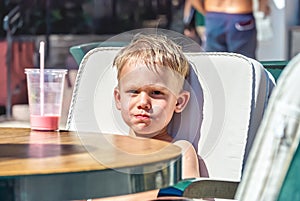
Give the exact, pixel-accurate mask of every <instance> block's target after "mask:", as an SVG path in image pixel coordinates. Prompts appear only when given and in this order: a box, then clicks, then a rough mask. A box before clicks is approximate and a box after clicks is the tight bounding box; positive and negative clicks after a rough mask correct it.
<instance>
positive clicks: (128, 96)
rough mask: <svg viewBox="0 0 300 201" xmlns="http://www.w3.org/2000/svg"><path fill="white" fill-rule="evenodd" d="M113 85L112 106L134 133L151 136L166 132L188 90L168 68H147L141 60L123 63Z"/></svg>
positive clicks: (182, 103) (182, 105)
mask: <svg viewBox="0 0 300 201" xmlns="http://www.w3.org/2000/svg"><path fill="white" fill-rule="evenodd" d="M119 78H120V79H119V85H118V87H116V88H115V91H114V96H115V100H116V106H117V108H118V109H119V110H121V114H122V117H123V119H124V121H125V123H126V124H127V125H128V126H129V127H130V128H131V129H132V130H133V131H134V133H135V134H136V135H138V136H144V137H146V136H147V137H153V136H155V135H157V134H159V133H161V132H164V131H166V128H167V125H168V123H169V122H170V120H171V119H172V116H173V113H174V112H181V111H182V110H183V109H184V107H185V105H186V103H187V101H188V99H189V93H188V92H186V91H185V92H182V91H181V88H182V81H179V78H178V76H176V75H175V73H173V72H172V70H171V69H170V68H168V67H158V68H156V69H149V67H147V66H146V65H145V64H143V63H127V64H125V66H124V67H123V69H122V71H121V72H120V76H119Z"/></svg>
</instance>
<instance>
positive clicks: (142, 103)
mask: <svg viewBox="0 0 300 201" xmlns="http://www.w3.org/2000/svg"><path fill="white" fill-rule="evenodd" d="M150 108H151V101H150V97H149V95H148V94H147V93H144V92H142V93H140V99H139V103H138V109H146V110H149V109H150Z"/></svg>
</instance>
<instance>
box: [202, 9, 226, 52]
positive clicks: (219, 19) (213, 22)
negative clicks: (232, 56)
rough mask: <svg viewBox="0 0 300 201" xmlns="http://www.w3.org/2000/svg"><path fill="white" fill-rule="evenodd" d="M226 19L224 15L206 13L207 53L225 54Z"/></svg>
mask: <svg viewBox="0 0 300 201" xmlns="http://www.w3.org/2000/svg"><path fill="white" fill-rule="evenodd" d="M225 27H226V19H224V13H216V12H207V13H206V15H205V29H206V44H205V47H204V49H205V51H207V52H227V51H228V49H227V45H226V30H225Z"/></svg>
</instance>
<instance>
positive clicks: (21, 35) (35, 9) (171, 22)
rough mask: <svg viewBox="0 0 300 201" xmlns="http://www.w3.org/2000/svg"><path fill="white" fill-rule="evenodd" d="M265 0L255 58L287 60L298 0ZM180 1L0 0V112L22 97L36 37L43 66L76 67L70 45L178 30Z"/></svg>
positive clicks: (298, 34)
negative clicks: (128, 34)
mask: <svg viewBox="0 0 300 201" xmlns="http://www.w3.org/2000/svg"><path fill="white" fill-rule="evenodd" d="M254 1H256V0H254ZM269 2H270V7H271V15H270V18H269V21H268V24H267V25H262V26H263V28H267V30H268V31H269V32H270V33H271V34H270V35H269V36H271V37H262V38H260V39H259V41H258V49H257V60H259V61H288V60H290V58H291V57H293V56H294V55H296V54H297V53H298V52H299V51H300V28H299V27H300V26H299V25H300V14H299V7H300V0H269ZM183 6H184V0H0V68H1V69H0V70H1V75H0V115H1V114H4V113H5V110H11V108H7V107H5V106H7V105H15V104H23V103H24V104H26V103H27V94H26V93H27V91H26V83H25V82H26V80H25V75H24V68H26V67H38V66H39V55H38V45H39V42H40V41H41V40H44V41H45V42H46V64H45V65H46V67H55V68H68V69H76V68H78V65H77V64H76V62H74V60H73V58H72V56H71V55H70V53H69V48H70V47H72V46H74V45H78V44H83V43H91V42H101V41H105V40H107V39H108V38H110V37H112V36H114V35H116V34H119V33H122V32H124V31H129V30H132V29H138V28H148V27H151V28H153V27H155V28H163V29H169V30H173V31H176V32H179V33H183V29H184V24H183ZM262 22H263V21H262ZM262 30H263V29H262ZM262 33H264V32H262ZM7 97H11V98H7ZM9 99H10V100H9Z"/></svg>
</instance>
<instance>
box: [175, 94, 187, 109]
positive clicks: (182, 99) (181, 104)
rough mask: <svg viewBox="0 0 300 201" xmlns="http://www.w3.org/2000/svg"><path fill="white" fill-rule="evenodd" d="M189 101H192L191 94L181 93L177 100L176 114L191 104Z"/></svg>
mask: <svg viewBox="0 0 300 201" xmlns="http://www.w3.org/2000/svg"><path fill="white" fill-rule="evenodd" d="M189 100H190V92H188V91H183V92H181V93H180V94H179V96H178V98H177V103H176V106H175V112H176V113H180V112H182V111H183V110H184V108H185V107H186V105H187V103H188V102H189Z"/></svg>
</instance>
